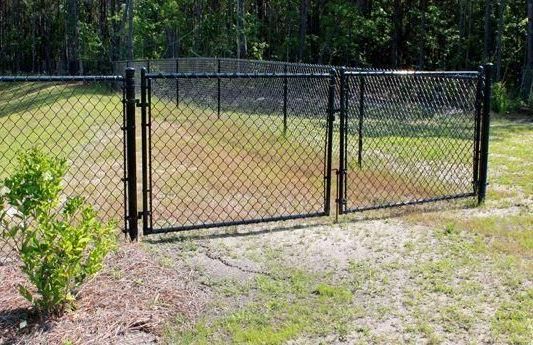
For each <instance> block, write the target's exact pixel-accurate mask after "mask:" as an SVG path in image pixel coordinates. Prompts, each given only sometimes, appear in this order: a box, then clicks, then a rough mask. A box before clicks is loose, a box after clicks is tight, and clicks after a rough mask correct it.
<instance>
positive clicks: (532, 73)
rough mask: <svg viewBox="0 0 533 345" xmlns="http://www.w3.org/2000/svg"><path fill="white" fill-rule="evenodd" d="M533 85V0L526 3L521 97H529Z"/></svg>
mask: <svg viewBox="0 0 533 345" xmlns="http://www.w3.org/2000/svg"><path fill="white" fill-rule="evenodd" d="M532 84H533V0H528V1H527V57H526V64H525V67H524V74H523V77H522V97H523V98H524V99H528V98H530V97H531V93H532V90H531V89H532Z"/></svg>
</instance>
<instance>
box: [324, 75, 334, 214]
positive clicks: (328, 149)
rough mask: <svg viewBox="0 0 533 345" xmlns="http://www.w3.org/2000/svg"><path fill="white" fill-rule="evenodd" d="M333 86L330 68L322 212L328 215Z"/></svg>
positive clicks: (329, 208) (329, 206) (331, 153)
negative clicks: (324, 191) (324, 188)
mask: <svg viewBox="0 0 533 345" xmlns="http://www.w3.org/2000/svg"><path fill="white" fill-rule="evenodd" d="M335 86H336V71H335V69H332V70H331V72H330V77H329V87H328V120H327V124H328V125H327V145H326V146H327V147H326V176H325V177H326V193H325V194H326V195H325V200H324V201H325V205H324V213H325V214H327V215H329V214H330V211H331V168H332V167H331V163H332V155H333V121H335V109H334V108H335Z"/></svg>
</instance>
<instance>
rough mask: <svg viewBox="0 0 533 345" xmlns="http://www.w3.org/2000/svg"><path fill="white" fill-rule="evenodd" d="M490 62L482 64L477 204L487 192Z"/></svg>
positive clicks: (490, 86) (491, 67)
mask: <svg viewBox="0 0 533 345" xmlns="http://www.w3.org/2000/svg"><path fill="white" fill-rule="evenodd" d="M492 70H493V65H492V64H486V65H485V66H483V72H484V77H485V78H484V80H485V84H484V88H483V109H482V112H481V137H480V148H479V151H480V153H479V160H480V161H479V190H478V199H477V200H478V204H481V203H482V202H483V201H485V195H486V193H487V175H488V163H489V162H488V161H489V135H490V99H491V93H492Z"/></svg>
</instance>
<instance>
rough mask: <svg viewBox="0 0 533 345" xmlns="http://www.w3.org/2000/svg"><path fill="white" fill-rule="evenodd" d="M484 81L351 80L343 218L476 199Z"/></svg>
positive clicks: (405, 76)
mask: <svg viewBox="0 0 533 345" xmlns="http://www.w3.org/2000/svg"><path fill="white" fill-rule="evenodd" d="M479 81H480V74H479V73H476V72H473V73H456V74H454V73H431V72H429V73H419V74H417V73H396V72H389V73H373V72H346V74H345V85H344V92H345V96H344V102H345V109H346V111H345V129H344V133H345V136H344V138H345V151H344V154H345V157H344V162H345V175H344V181H343V182H344V188H345V189H344V196H343V201H344V205H343V209H344V211H358V210H363V209H372V208H381V207H389V206H395V205H403V204H411V203H419V202H423V201H433V200H438V199H447V198H454V197H463V196H474V195H475V193H476V189H477V182H478V181H477V174H478V172H477V169H478V166H477V155H478V153H477V152H476V143H477V141H478V119H479V116H480V111H481V108H480V103H479V101H480V88H479V86H480V85H479Z"/></svg>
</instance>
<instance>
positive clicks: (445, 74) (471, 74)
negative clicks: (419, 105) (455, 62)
mask: <svg viewBox="0 0 533 345" xmlns="http://www.w3.org/2000/svg"><path fill="white" fill-rule="evenodd" d="M344 74H345V75H354V76H415V77H416V76H420V77H435V78H438V77H441V78H453V79H476V78H478V77H479V76H480V75H481V74H480V72H478V71H346V72H344Z"/></svg>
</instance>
